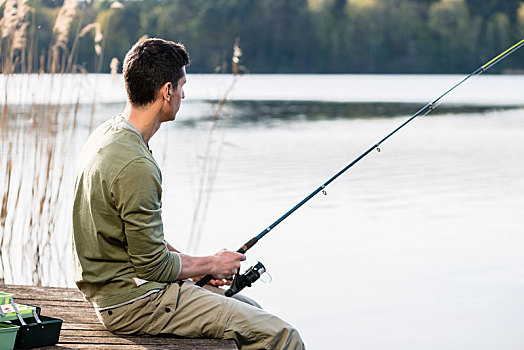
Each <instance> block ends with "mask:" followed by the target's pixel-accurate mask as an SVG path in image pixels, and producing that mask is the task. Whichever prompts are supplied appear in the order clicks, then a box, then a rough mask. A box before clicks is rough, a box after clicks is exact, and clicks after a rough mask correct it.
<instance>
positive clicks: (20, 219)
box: [0, 0, 103, 285]
mask: <svg viewBox="0 0 524 350" xmlns="http://www.w3.org/2000/svg"><path fill="white" fill-rule="evenodd" d="M77 5H78V2H77V0H65V1H64V4H63V6H62V8H61V9H60V11H59V13H58V16H57V18H56V22H55V24H54V27H53V33H54V38H53V42H52V43H50V47H51V50H49V51H48V53H47V55H48V57H47V59H46V56H45V55H44V51H42V52H41V53H38V52H37V47H36V43H35V42H36V40H35V37H36V31H35V27H34V11H33V10H32V9H31V7H29V5H28V1H27V0H18V1H17V0H7V1H0V7H1V6H4V9H3V17H2V18H1V19H0V55H1V57H0V61H1V63H2V65H1V73H2V75H3V77H4V82H5V90H4V91H5V96H3V97H4V103H3V104H2V114H1V120H0V127H1V136H2V137H1V140H0V147H1V151H0V186H1V191H2V192H1V193H0V196H1V197H0V199H1V202H0V230H1V231H0V278H2V279H5V281H6V283H13V282H15V283H21V284H26V283H33V284H36V285H41V284H49V283H50V282H51V281H54V282H53V283H55V284H56V283H57V281H58V280H59V279H60V282H58V283H61V284H62V285H65V284H66V283H67V277H65V271H63V269H64V264H63V261H64V258H65V257H66V256H67V254H68V253H70V249H67V248H69V246H70V244H71V243H70V237H69V235H67V236H66V237H67V238H65V237H64V236H61V237H59V236H57V231H60V233H66V234H67V233H69V229H68V227H69V228H70V225H71V223H70V220H69V210H64V209H67V208H66V207H67V206H68V205H69V204H70V201H69V198H67V199H65V198H64V195H66V197H67V195H68V194H69V193H64V186H65V181H64V180H65V178H66V169H67V168H68V167H70V166H67V162H68V159H69V155H70V154H71V142H72V141H73V140H74V138H75V134H76V132H77V114H78V108H79V98H80V90H79V95H78V98H77V102H76V104H75V105H73V106H69V105H62V103H61V102H60V100H61V98H62V91H63V90H64V89H65V86H64V80H63V79H60V80H58V81H56V80H55V76H54V73H57V72H60V73H74V72H76V71H78V70H80V69H81V67H77V66H76V65H75V64H74V53H75V50H76V45H75V44H73V45H72V48H71V49H69V45H70V44H69V36H70V34H71V24H72V22H73V19H74V18H75V16H76V15H77V14H78V9H77ZM30 13H33V22H31V18H28V17H30V16H29V14H30ZM80 14H81V15H82V12H80ZM81 23H82V20H81V18H80V20H79V21H78V25H79V27H78V28H77V31H76V36H75V37H74V39H75V43H76V42H78V38H79V34H80V29H81V27H80V25H81ZM30 28H31V30H29V29H30ZM84 29H85V28H84ZM89 30H92V31H94V42H95V51H97V54H99V55H100V54H101V47H100V43H101V41H102V39H103V36H102V33H101V30H100V25H98V24H93V25H91V26H90V28H89V29H86V31H89ZM84 35H85V34H84ZM97 45H98V49H97V47H96V46H97ZM15 53H16V54H15ZM36 60H38V61H39V62H40V64H39V67H38V71H39V73H44V72H46V71H47V72H48V73H50V74H51V75H50V77H51V89H49V90H57V91H58V99H59V101H58V102H57V101H52V100H51V91H47V92H46V93H47V96H48V102H47V103H45V104H43V105H41V104H36V103H31V102H30V103H29V104H18V103H12V102H8V101H9V100H8V94H15V95H16V91H14V90H13V89H12V88H11V89H8V88H7V87H8V82H9V81H10V80H17V81H19V82H20V84H18V85H17V86H18V87H19V89H20V91H18V92H19V95H20V96H22V95H23V94H22V92H23V91H24V90H26V88H27V86H28V84H38V80H39V79H40V76H32V77H31V76H28V75H23V76H22V78H21V79H20V76H16V75H15V74H14V73H15V72H20V73H32V69H33V65H32V63H31V62H33V61H36ZM46 62H47V69H46V67H45V65H46ZM35 66H36V65H35ZM42 77H43V76H42ZM68 190H69V189H68ZM65 192H67V191H65ZM57 225H61V226H63V227H60V230H59V229H58V227H57ZM64 239H65V241H66V242H69V243H64V244H65V246H61V245H59V243H58V242H59V241H60V240H64ZM65 247H67V248H65ZM64 248H65V249H64ZM57 275H58V276H57ZM28 276H29V277H30V280H27V278H28Z"/></svg>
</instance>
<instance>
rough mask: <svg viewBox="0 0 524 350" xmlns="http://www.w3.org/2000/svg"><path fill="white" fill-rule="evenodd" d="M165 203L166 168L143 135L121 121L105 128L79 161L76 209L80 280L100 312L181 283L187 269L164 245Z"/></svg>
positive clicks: (76, 257) (77, 277) (76, 256)
mask: <svg viewBox="0 0 524 350" xmlns="http://www.w3.org/2000/svg"><path fill="white" fill-rule="evenodd" d="M161 198H162V175H161V172H160V168H159V167H158V165H157V163H156V161H155V159H154V158H153V156H152V154H151V152H150V151H149V149H148V147H147V146H146V144H145V143H144V141H143V139H142V136H141V135H140V133H139V131H138V130H137V129H136V128H134V127H133V126H132V125H131V124H130V123H129V122H127V121H126V120H125V119H124V118H122V117H121V116H117V117H114V118H113V119H111V120H109V121H107V122H105V123H104V124H102V125H101V126H100V127H98V128H97V129H96V130H95V131H94V132H93V134H92V135H91V136H90V137H89V139H88V140H87V142H86V144H85V146H84V148H83V149H82V151H81V153H80V156H79V161H78V167H77V173H76V182H75V191H74V204H73V242H74V244H73V249H74V252H73V257H74V262H75V282H76V284H77V286H78V288H79V289H80V290H81V291H82V292H83V293H84V295H85V296H86V298H87V300H89V301H90V302H91V303H92V304H93V306H95V307H98V308H104V307H108V306H112V305H117V304H121V303H125V302H127V301H129V300H132V299H135V298H137V297H140V296H142V295H144V294H146V293H147V292H149V291H151V290H153V289H162V288H164V287H165V286H166V283H167V282H174V281H175V280H176V279H177V277H178V275H179V274H180V270H181V267H182V264H181V260H180V256H179V255H178V254H177V253H175V252H171V251H169V250H168V249H167V246H166V243H165V241H164V231H163V225H162V202H161ZM134 278H135V280H134ZM136 278H138V279H139V280H136ZM140 280H146V281H149V282H147V283H144V281H140ZM141 283H142V284H141Z"/></svg>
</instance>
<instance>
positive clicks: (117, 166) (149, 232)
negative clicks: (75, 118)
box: [73, 39, 304, 349]
mask: <svg viewBox="0 0 524 350" xmlns="http://www.w3.org/2000/svg"><path fill="white" fill-rule="evenodd" d="M188 64H189V57H188V55H187V52H186V51H185V49H184V47H183V46H182V45H180V44H175V43H173V42H170V41H165V40H162V39H148V40H146V41H143V42H140V43H137V44H136V45H135V46H134V47H133V48H132V49H131V50H130V51H129V52H128V53H127V55H126V58H125V60H124V80H125V86H126V92H127V98H128V104H127V106H126V108H125V110H124V112H123V113H122V114H121V115H118V116H116V117H114V118H113V119H111V120H109V121H107V122H105V123H104V124H102V125H101V126H100V127H98V128H97V129H96V130H95V131H94V132H93V134H92V135H91V136H90V137H89V139H88V140H87V142H86V144H85V146H84V148H83V150H82V152H81V154H80V157H79V163H78V169H77V175H76V183H75V196H74V207H73V236H74V250H75V254H74V257H75V281H76V284H77V286H78V288H79V289H80V290H81V291H82V292H83V293H84V295H85V297H86V298H87V300H89V301H90V302H91V303H92V304H93V306H94V308H95V310H96V312H97V315H98V317H99V319H100V321H101V322H102V323H103V324H104V326H105V327H106V328H107V329H109V330H110V331H112V332H115V333H120V334H153V335H155V334H175V335H178V336H183V337H193V338H223V339H234V340H235V341H236V342H237V344H238V345H239V346H240V347H241V348H242V349H288V348H289V349H303V348H304V345H303V343H302V340H301V339H300V336H299V334H298V332H297V331H296V330H295V329H294V328H293V327H291V326H290V325H289V324H287V323H285V322H284V321H282V320H280V319H279V318H277V317H275V316H273V315H271V314H269V313H267V312H265V311H263V310H262V309H260V308H258V307H256V306H257V304H256V303H254V302H252V301H250V300H249V299H247V298H245V299H244V302H241V301H239V300H236V299H233V298H226V297H224V296H223V295H221V294H223V292H220V291H221V290H219V288H216V290H215V291H216V292H217V293H213V292H211V291H209V290H207V289H205V288H200V287H197V286H195V285H194V283H193V282H190V281H187V280H186V279H188V278H193V277H198V276H202V275H206V274H211V275H213V276H214V278H216V279H217V280H216V281H215V284H216V285H224V284H226V283H227V282H226V281H225V279H231V277H232V276H233V275H234V274H235V273H236V271H237V269H238V268H239V266H240V261H242V260H244V259H245V256H244V255H243V254H239V253H236V252H231V251H228V250H225V249H224V250H221V251H219V252H218V253H216V254H214V255H212V256H204V257H193V256H189V255H186V254H183V253H181V252H179V251H177V250H176V249H174V248H173V247H172V246H171V245H169V244H168V243H167V242H166V241H165V240H164V233H163V225H162V216H161V208H162V204H161V195H162V185H161V183H162V176H161V173H160V169H159V167H158V165H157V163H156V162H155V160H154V158H153V156H152V154H151V152H150V150H149V146H148V143H149V140H150V139H151V137H152V136H153V135H154V134H155V132H156V131H157V130H158V129H159V128H160V125H161V124H162V123H164V122H167V121H172V120H174V119H175V116H176V114H177V112H178V110H179V108H180V104H181V101H182V100H183V99H184V89H183V87H184V84H185V83H186V73H185V67H186V66H187V65H188ZM250 304H253V305H254V306H253V305H250Z"/></svg>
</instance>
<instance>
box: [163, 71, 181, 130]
mask: <svg viewBox="0 0 524 350" xmlns="http://www.w3.org/2000/svg"><path fill="white" fill-rule="evenodd" d="M182 71H183V72H184V74H183V75H182V77H181V78H180V79H179V80H178V83H177V86H176V90H175V87H174V86H173V87H171V89H170V91H169V94H170V100H169V101H168V111H167V115H166V120H165V121H171V120H175V117H176V114H177V112H178V110H179V109H180V104H181V103H182V100H183V99H184V98H185V95H184V84H185V83H186V68H185V67H182Z"/></svg>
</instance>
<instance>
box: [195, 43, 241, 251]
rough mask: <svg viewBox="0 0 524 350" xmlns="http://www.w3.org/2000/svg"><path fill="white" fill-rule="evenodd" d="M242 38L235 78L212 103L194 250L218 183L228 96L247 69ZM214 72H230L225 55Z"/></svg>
mask: <svg viewBox="0 0 524 350" xmlns="http://www.w3.org/2000/svg"><path fill="white" fill-rule="evenodd" d="M239 42H240V39H239V38H237V39H236V40H235V44H234V45H233V55H232V62H233V65H232V73H233V81H232V82H231V84H230V85H229V87H228V88H227V89H226V91H225V93H224V95H223V96H222V98H221V99H220V100H218V102H217V103H216V104H215V105H213V120H212V123H211V127H210V129H209V133H208V138H207V143H206V147H205V151H204V157H203V162H202V167H201V170H200V180H199V184H198V191H197V199H196V203H195V208H194V211H193V219H192V222H191V229H190V233H189V240H188V245H187V247H188V251H189V252H191V253H196V252H197V251H198V246H199V245H200V241H201V239H202V235H203V231H204V226H205V221H206V216H207V212H208V209H209V204H210V202H211V197H212V194H213V190H214V187H215V182H216V178H217V174H218V169H219V165H220V160H221V158H222V151H223V148H224V145H225V135H226V132H225V130H226V128H227V125H228V123H229V119H230V116H231V102H232V101H231V99H230V98H229V96H230V94H231V92H232V91H233V90H234V87H235V85H236V83H237V81H238V79H239V78H241V77H242V75H241V74H240V73H244V72H246V71H247V69H246V68H245V67H243V66H239V65H238V63H239V62H240V57H241V56H242V50H240V47H239ZM215 72H222V73H227V61H226V60H225V59H224V60H223V62H222V65H220V66H218V67H217V69H215ZM225 107H227V109H225ZM220 121H222V122H223V123H222V128H223V132H222V134H221V135H219V141H218V142H215V139H214V138H215V136H214V134H215V132H216V130H217V128H218V125H219V122H220ZM213 148H215V149H213ZM213 153H214V154H213Z"/></svg>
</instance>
